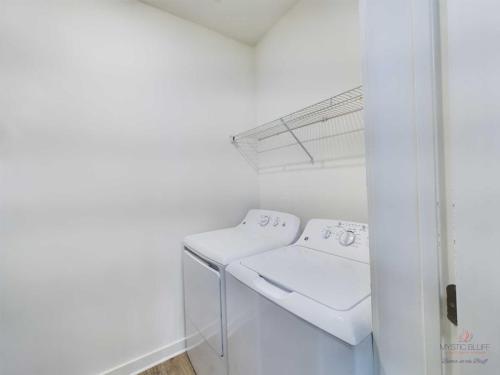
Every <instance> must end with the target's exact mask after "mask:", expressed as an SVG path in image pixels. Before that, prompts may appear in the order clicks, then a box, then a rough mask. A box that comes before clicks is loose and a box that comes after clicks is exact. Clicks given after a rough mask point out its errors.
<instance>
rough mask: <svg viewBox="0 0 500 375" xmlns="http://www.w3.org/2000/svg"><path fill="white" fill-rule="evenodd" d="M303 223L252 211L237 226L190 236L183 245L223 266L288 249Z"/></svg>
mask: <svg viewBox="0 0 500 375" xmlns="http://www.w3.org/2000/svg"><path fill="white" fill-rule="evenodd" d="M299 226H300V220H299V218H298V217H296V216H294V215H291V214H287V213H284V212H277V211H269V210H250V211H249V212H248V213H247V215H246V217H245V218H244V219H243V221H242V222H241V223H240V224H239V225H238V226H236V227H232V228H227V229H221V230H216V231H212V232H205V233H199V234H194V235H191V236H187V237H186V238H185V239H184V245H185V246H186V247H188V248H189V249H190V250H191V251H193V252H195V253H197V254H198V255H199V256H201V257H202V258H205V259H208V260H211V261H213V262H215V263H218V264H220V265H223V266H225V265H227V264H229V262H232V261H234V260H237V259H240V258H242V257H245V256H250V255H254V254H257V253H260V252H263V251H267V250H270V249H274V248H277V247H281V246H286V245H288V244H290V243H292V242H293V241H294V240H295V239H296V238H297V235H298V231H299Z"/></svg>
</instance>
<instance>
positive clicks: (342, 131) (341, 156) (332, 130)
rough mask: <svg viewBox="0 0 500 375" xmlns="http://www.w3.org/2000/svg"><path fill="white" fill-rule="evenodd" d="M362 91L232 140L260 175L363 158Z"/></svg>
mask: <svg viewBox="0 0 500 375" xmlns="http://www.w3.org/2000/svg"><path fill="white" fill-rule="evenodd" d="M363 108H364V104H363V91H362V87H361V86H358V87H355V88H353V89H351V90H348V91H345V92H343V93H341V94H338V95H336V96H333V97H331V98H329V99H326V100H323V101H321V102H319V103H316V104H313V105H311V106H309V107H306V108H304V109H301V110H299V111H296V112H294V113H291V114H289V115H287V116H284V117H281V118H279V119H277V120H274V121H271V122H268V123H266V124H264V125H261V126H259V127H256V128H253V129H250V130H247V131H245V132H242V133H239V134H236V135H234V136H232V137H231V143H233V145H234V146H235V147H236V149H237V150H238V151H239V152H240V153H241V154H242V156H243V157H244V158H245V160H246V161H247V162H248V163H249V164H250V165H251V166H252V167H253V168H254V169H255V170H256V171H257V172H264V171H266V170H271V169H272V170H276V168H282V169H283V170H286V169H287V168H288V167H291V166H295V167H296V166H300V165H307V164H309V165H320V166H321V165H324V164H325V162H330V161H334V160H345V159H350V158H359V157H362V156H363V155H364V123H363V114H362V111H363Z"/></svg>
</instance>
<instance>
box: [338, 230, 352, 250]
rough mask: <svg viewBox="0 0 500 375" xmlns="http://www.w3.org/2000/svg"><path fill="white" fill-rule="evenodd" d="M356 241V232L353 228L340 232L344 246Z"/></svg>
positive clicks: (340, 241)
mask: <svg viewBox="0 0 500 375" xmlns="http://www.w3.org/2000/svg"><path fill="white" fill-rule="evenodd" d="M354 241H356V233H354V232H353V231H352V230H345V231H343V232H342V233H341V234H340V237H339V243H340V244H341V245H342V246H351V245H352V244H353V243H354Z"/></svg>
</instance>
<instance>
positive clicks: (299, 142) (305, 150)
mask: <svg viewBox="0 0 500 375" xmlns="http://www.w3.org/2000/svg"><path fill="white" fill-rule="evenodd" d="M280 120H281V122H282V123H283V125H284V126H285V128H286V130H288V132H289V133H290V134H291V135H292V137H293V138H294V139H295V140H296V141H297V143H298V144H299V146H300V147H301V148H302V150H304V152H305V153H306V154H307V156H309V159H311V164H314V158H313V157H312V155H311V153H310V152H309V151H308V150H307V148H306V146H304V145H303V144H302V142H301V141H300V140H299V138H297V136H296V135H295V133H294V132H293V130H292V129H290V128H289V127H288V125H287V123H286V122H285V120H283V119H282V118H281V119H280Z"/></svg>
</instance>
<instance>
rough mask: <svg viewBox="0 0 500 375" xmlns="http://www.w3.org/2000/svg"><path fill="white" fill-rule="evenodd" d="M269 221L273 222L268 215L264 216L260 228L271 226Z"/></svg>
mask: <svg viewBox="0 0 500 375" xmlns="http://www.w3.org/2000/svg"><path fill="white" fill-rule="evenodd" d="M269 221H271V217H269V216H268V215H263V216H261V217H260V222H259V224H260V226H261V227H265V226H266V225H267V224H269Z"/></svg>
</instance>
